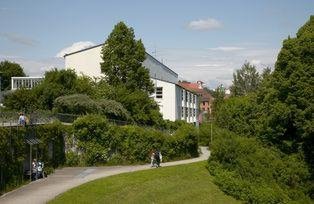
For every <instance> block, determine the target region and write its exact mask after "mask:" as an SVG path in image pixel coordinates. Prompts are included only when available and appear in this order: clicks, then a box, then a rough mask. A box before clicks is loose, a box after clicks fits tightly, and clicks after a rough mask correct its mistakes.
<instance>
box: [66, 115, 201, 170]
mask: <svg viewBox="0 0 314 204" xmlns="http://www.w3.org/2000/svg"><path fill="white" fill-rule="evenodd" d="M73 128H74V136H75V138H76V139H77V141H78V142H77V144H78V147H79V152H80V153H81V156H82V157H81V161H80V163H81V164H87V165H95V164H100V163H107V162H110V163H138V162H140V163H141V162H148V161H149V159H150V158H149V153H150V152H151V151H152V150H153V149H159V150H160V151H161V152H162V155H163V159H164V160H165V161H167V160H173V159H178V158H188V157H195V156H198V142H197V137H198V135H197V131H196V129H195V128H194V127H193V126H190V125H182V126H180V127H179V128H178V129H177V131H175V132H174V133H173V135H169V134H166V133H164V132H161V131H157V130H155V129H150V128H142V127H138V126H134V125H131V126H115V125H109V124H108V122H107V120H106V119H105V118H103V117H102V116H99V115H87V116H83V117H81V118H79V119H77V120H76V121H75V122H74V124H73ZM69 156H71V158H73V155H69Z"/></svg>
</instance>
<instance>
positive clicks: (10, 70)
mask: <svg viewBox="0 0 314 204" xmlns="http://www.w3.org/2000/svg"><path fill="white" fill-rule="evenodd" d="M14 76H16V77H23V76H25V73H24V71H23V68H22V67H21V66H20V65H19V64H17V63H14V62H9V61H3V62H0V77H1V90H8V89H10V88H11V77H14Z"/></svg>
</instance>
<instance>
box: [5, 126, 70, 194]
mask: <svg viewBox="0 0 314 204" xmlns="http://www.w3.org/2000/svg"><path fill="white" fill-rule="evenodd" d="M66 132H67V130H66V128H65V127H64V126H63V125H61V123H57V122H56V123H52V124H46V125H40V126H26V127H20V126H15V127H1V128H0V149H1V151H0V175H1V176H0V194H1V193H3V192H5V191H6V190H10V189H11V188H14V187H16V186H19V185H21V184H22V183H23V178H24V173H25V172H24V171H25V170H27V169H24V167H23V163H25V162H26V163H28V162H29V161H26V159H27V158H28V155H29V145H28V144H27V143H26V141H25V138H27V137H30V138H32V137H36V138H38V139H39V140H40V143H39V144H38V146H37V153H36V148H34V146H35V145H33V148H34V149H33V155H32V157H33V158H35V156H36V155H37V159H38V160H40V161H43V162H44V164H45V171H46V172H47V173H49V171H50V170H52V169H53V168H56V167H58V166H60V165H63V164H64V162H65V154H64V141H63V138H64V136H65V134H66Z"/></svg>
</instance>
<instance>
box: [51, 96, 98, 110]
mask: <svg viewBox="0 0 314 204" xmlns="http://www.w3.org/2000/svg"><path fill="white" fill-rule="evenodd" d="M54 108H55V109H56V111H57V112H60V113H71V114H77V115H82V114H87V113H100V112H101V107H100V106H99V105H98V104H97V103H96V102H95V101H94V100H92V99H91V98H89V96H87V95H84V94H73V95H67V96H60V97H58V98H56V99H55V101H54Z"/></svg>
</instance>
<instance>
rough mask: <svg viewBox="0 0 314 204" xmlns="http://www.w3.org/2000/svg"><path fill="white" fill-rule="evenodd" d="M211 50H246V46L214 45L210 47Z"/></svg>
mask: <svg viewBox="0 0 314 204" xmlns="http://www.w3.org/2000/svg"><path fill="white" fill-rule="evenodd" d="M208 49H209V50H214V51H216V50H217V51H224V52H229V51H238V50H244V49H245V48H243V47H213V48H208Z"/></svg>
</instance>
